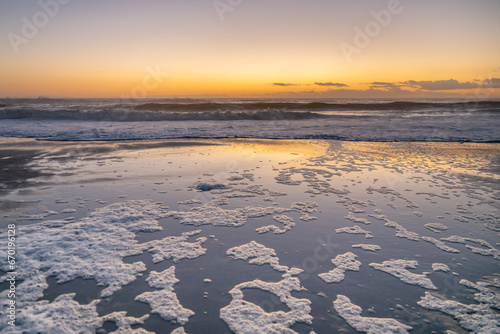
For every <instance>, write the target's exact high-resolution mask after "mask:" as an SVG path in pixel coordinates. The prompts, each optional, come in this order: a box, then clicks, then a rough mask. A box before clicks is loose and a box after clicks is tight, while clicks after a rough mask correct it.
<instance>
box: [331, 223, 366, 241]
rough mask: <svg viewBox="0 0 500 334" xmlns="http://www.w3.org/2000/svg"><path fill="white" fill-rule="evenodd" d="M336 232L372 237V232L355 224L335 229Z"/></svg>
mask: <svg viewBox="0 0 500 334" xmlns="http://www.w3.org/2000/svg"><path fill="white" fill-rule="evenodd" d="M335 232H337V233H348V234H364V235H365V238H366V239H370V238H373V235H372V232H370V231H366V230H363V229H362V228H361V227H359V226H357V225H355V226H350V227H341V228H338V229H336V230H335Z"/></svg>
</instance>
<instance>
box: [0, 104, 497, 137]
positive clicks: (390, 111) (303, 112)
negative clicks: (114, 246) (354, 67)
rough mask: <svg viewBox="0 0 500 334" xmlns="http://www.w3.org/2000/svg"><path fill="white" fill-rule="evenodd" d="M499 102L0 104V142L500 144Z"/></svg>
mask: <svg viewBox="0 0 500 334" xmlns="http://www.w3.org/2000/svg"><path fill="white" fill-rule="evenodd" d="M499 129H500V100H491V99H476V100H463V99H461V100H459V99H455V100H451V99H446V100H442V99H441V100H437V99H432V100H386V99H375V100H373V99H359V100H353V99H186V98H169V99H160V98H154V99H153V98H151V99H52V98H45V97H40V98H32V99H16V98H3V99H0V136H3V137H19V138H36V139H40V140H53V141H95V140H98V141H116V140H141V139H171V138H176V139H178V138H266V139H332V140H345V141H381V142H387V141H389V142H392V141H436V142H482V143H491V142H499V141H500V131H499Z"/></svg>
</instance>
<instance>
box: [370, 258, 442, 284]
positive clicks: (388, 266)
mask: <svg viewBox="0 0 500 334" xmlns="http://www.w3.org/2000/svg"><path fill="white" fill-rule="evenodd" d="M417 266H418V262H417V261H414V260H393V261H384V262H382V263H370V267H373V268H374V269H377V270H380V271H383V272H386V273H388V274H390V275H392V276H394V277H397V278H399V279H400V280H401V282H404V283H408V284H412V285H418V286H421V287H423V288H426V289H432V290H436V289H437V288H436V286H434V284H432V281H431V280H430V279H428V278H427V277H425V275H420V274H415V273H412V272H410V271H409V270H408V269H407V268H410V269H415V268H417Z"/></svg>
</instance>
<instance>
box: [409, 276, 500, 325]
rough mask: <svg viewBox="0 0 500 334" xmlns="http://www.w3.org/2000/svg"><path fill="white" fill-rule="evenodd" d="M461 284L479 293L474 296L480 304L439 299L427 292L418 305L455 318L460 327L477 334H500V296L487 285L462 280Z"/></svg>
mask: <svg viewBox="0 0 500 334" xmlns="http://www.w3.org/2000/svg"><path fill="white" fill-rule="evenodd" d="M460 284H461V285H464V286H466V287H468V288H471V289H476V290H478V291H479V293H476V294H475V295H474V299H475V300H476V301H477V302H478V303H479V304H463V303H460V302H458V301H455V300H447V299H444V298H440V297H439V298H438V297H436V296H433V295H432V294H430V293H429V292H426V293H425V296H424V297H422V298H421V300H420V301H419V302H417V304H418V305H420V306H422V307H423V308H426V309H429V310H436V311H440V312H443V313H446V314H449V315H451V316H453V317H454V318H455V319H456V320H457V321H458V322H459V324H460V326H462V327H463V328H465V329H467V330H469V331H472V332H473V333H475V334H491V333H500V315H499V314H498V311H497V310H498V309H499V307H500V295H499V294H498V293H496V292H494V291H493V290H491V289H488V288H487V284H486V283H476V284H474V283H472V282H470V281H467V280H461V281H460Z"/></svg>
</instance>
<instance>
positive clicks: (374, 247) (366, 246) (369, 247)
mask: <svg viewBox="0 0 500 334" xmlns="http://www.w3.org/2000/svg"><path fill="white" fill-rule="evenodd" d="M352 248H361V249H362V250H365V251H370V252H376V251H378V250H380V249H382V247H380V246H379V245H371V244H357V245H352Z"/></svg>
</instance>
